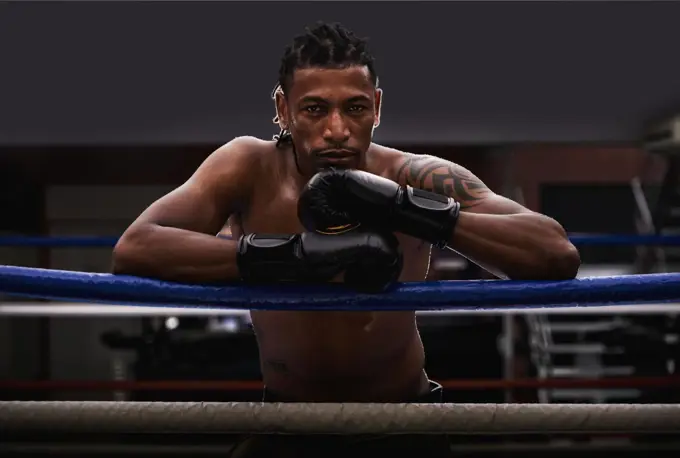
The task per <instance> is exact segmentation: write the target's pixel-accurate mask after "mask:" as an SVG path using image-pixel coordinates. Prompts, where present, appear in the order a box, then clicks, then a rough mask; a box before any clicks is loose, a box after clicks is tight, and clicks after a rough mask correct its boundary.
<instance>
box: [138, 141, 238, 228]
mask: <svg viewBox="0 0 680 458" xmlns="http://www.w3.org/2000/svg"><path fill="white" fill-rule="evenodd" d="M223 148H225V147H223ZM231 149H233V147H232V148H231ZM248 172H249V170H247V165H246V164H244V163H243V161H241V160H239V153H238V152H237V151H230V148H229V146H227V147H226V150H217V151H216V152H214V153H213V154H212V155H211V156H210V157H208V159H206V160H205V162H204V163H203V164H201V166H200V167H199V168H198V169H197V170H196V172H194V174H193V175H192V176H191V178H189V180H187V181H186V182H185V183H184V184H182V185H181V186H180V187H178V188H176V189H174V190H173V191H171V192H170V193H168V194H166V195H165V196H163V197H161V198H160V199H158V200H157V201H155V202H154V203H152V204H151V205H150V206H149V207H148V208H147V209H146V210H145V211H144V212H143V213H142V214H141V215H140V216H139V217H138V218H137V220H136V221H135V223H134V224H145V223H151V224H156V225H159V226H169V227H175V228H178V229H186V230H190V231H194V232H202V233H206V234H212V235H215V234H217V233H218V232H219V231H220V230H221V229H222V228H223V226H224V224H225V222H226V221H227V219H228V218H229V216H230V215H231V214H232V213H233V212H234V211H235V210H236V208H237V207H238V205H239V202H240V201H241V200H242V199H243V198H244V194H245V193H246V192H247V187H246V186H243V181H244V179H245V177H247V175H248Z"/></svg>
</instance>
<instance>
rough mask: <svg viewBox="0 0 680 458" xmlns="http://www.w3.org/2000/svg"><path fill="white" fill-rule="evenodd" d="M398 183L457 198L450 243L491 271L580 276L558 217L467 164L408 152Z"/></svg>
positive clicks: (524, 275) (537, 277)
mask: <svg viewBox="0 0 680 458" xmlns="http://www.w3.org/2000/svg"><path fill="white" fill-rule="evenodd" d="M397 181H398V182H399V183H400V184H401V185H410V186H412V187H414V188H420V189H425V190H428V191H433V192H436V193H438V194H443V195H446V196H449V197H452V198H454V199H455V200H456V201H457V202H459V203H460V205H461V214H460V218H459V219H458V223H457V225H456V230H455V234H454V236H453V237H452V239H451V240H450V242H449V245H448V246H449V247H450V248H451V249H453V250H455V251H457V252H459V253H460V254H461V255H463V256H465V257H466V258H468V259H470V260H471V261H473V262H475V263H476V264H478V265H480V266H482V267H484V268H485V269H487V270H489V271H490V272H492V273H495V274H496V275H498V276H500V277H507V278H511V279H535V280H541V279H571V278H574V277H575V276H576V273H577V272H578V268H579V265H580V257H579V254H578V251H577V250H576V248H575V247H574V246H573V245H572V244H571V242H570V241H569V239H568V238H567V234H566V233H565V231H564V229H563V228H562V226H561V225H560V224H559V223H558V222H557V221H555V220H554V219H552V218H549V217H547V216H545V215H542V214H540V213H536V212H533V211H531V210H529V209H527V208H525V207H523V206H522V205H520V204H518V203H516V202H514V201H512V200H510V199H507V198H505V197H502V196H499V195H498V194H496V193H494V192H493V191H491V190H490V189H489V188H488V187H487V186H486V185H485V184H484V183H483V182H482V181H481V180H480V179H479V178H477V177H476V176H475V175H474V174H472V173H471V172H470V171H469V170H467V169H465V168H464V167H461V166H458V165H456V164H453V163H451V162H449V161H447V160H444V159H440V158H436V157H433V156H419V155H407V156H406V157H405V158H404V159H403V160H402V161H401V163H400V164H399V169H398V173H397Z"/></svg>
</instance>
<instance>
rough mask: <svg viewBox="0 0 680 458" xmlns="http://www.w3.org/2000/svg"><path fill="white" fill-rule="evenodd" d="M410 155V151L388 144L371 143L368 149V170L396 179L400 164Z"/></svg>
mask: <svg viewBox="0 0 680 458" xmlns="http://www.w3.org/2000/svg"><path fill="white" fill-rule="evenodd" d="M409 156H410V153H407V152H405V151H401V150H398V149H395V148H390V147H388V146H384V145H379V144H377V143H372V144H371V146H370V148H369V150H368V157H369V158H370V160H369V167H368V171H369V172H371V173H373V174H376V175H380V176H383V177H385V178H389V179H390V180H393V181H397V175H398V171H399V167H401V164H402V163H403V162H404V161H405V160H406V158H408V157H409Z"/></svg>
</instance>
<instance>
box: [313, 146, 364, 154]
mask: <svg viewBox="0 0 680 458" xmlns="http://www.w3.org/2000/svg"><path fill="white" fill-rule="evenodd" d="M312 154H313V155H315V156H331V157H332V156H347V155H359V154H361V151H359V150H358V149H357V148H352V147H349V146H342V147H337V148H317V149H313V150H312Z"/></svg>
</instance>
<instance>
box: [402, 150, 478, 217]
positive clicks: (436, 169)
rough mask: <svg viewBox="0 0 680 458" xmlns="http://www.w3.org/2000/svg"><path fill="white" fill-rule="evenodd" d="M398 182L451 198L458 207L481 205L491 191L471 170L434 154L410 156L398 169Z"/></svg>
mask: <svg viewBox="0 0 680 458" xmlns="http://www.w3.org/2000/svg"><path fill="white" fill-rule="evenodd" d="M397 181H398V182H399V183H400V184H402V185H409V186H412V187H414V188H419V189H424V190H426V191H432V192H436V193H437V194H442V195H445V196H448V197H452V198H454V199H455V200H456V201H457V202H459V203H460V206H461V208H468V207H473V206H475V205H477V204H480V203H482V202H483V200H484V199H485V198H486V197H487V196H488V195H489V194H490V191H489V188H487V187H486V185H485V184H484V183H482V181H481V180H480V179H479V178H477V177H476V176H474V175H473V174H472V173H471V172H469V171H468V170H466V169H465V168H463V167H459V166H457V165H455V164H452V163H451V162H449V161H446V160H444V159H440V158H438V157H433V156H416V155H413V156H409V157H408V159H407V160H406V161H405V162H404V164H402V166H401V167H400V168H399V171H398V172H397Z"/></svg>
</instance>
